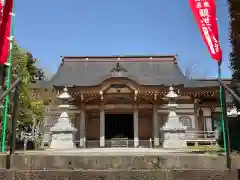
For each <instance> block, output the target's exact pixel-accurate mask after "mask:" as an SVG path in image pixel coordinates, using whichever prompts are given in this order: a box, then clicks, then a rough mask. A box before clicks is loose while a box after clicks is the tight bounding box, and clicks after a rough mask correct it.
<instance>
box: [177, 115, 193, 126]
mask: <svg viewBox="0 0 240 180" xmlns="http://www.w3.org/2000/svg"><path fill="white" fill-rule="evenodd" d="M179 120H180V122H181V123H182V124H183V125H184V126H186V127H187V128H192V119H191V118H190V117H189V116H180V117H179Z"/></svg>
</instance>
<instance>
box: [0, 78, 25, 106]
mask: <svg viewBox="0 0 240 180" xmlns="http://www.w3.org/2000/svg"><path fill="white" fill-rule="evenodd" d="M20 82H21V77H19V78H18V79H17V80H16V81H14V82H13V83H12V84H11V86H10V88H9V89H7V90H6V91H4V92H3V93H2V94H1V95H0V101H1V100H2V99H3V98H4V97H5V96H7V95H8V94H9V93H10V92H11V91H12V90H13V89H14V88H16V87H17V86H18V85H19V83H20Z"/></svg>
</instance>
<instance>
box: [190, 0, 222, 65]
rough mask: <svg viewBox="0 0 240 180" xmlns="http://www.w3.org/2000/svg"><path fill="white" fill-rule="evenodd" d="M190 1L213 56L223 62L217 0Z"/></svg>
mask: <svg viewBox="0 0 240 180" xmlns="http://www.w3.org/2000/svg"><path fill="white" fill-rule="evenodd" d="M189 3H190V7H191V9H192V12H193V15H194V17H195V20H196V22H197V24H198V27H199V29H200V32H201V35H202V37H203V40H204V42H205V44H206V45H207V48H208V51H209V53H210V55H211V57H212V58H213V59H214V60H216V61H217V62H218V63H221V61H222V50H221V47H220V43H219V38H218V25H217V18H216V3H215V0H189Z"/></svg>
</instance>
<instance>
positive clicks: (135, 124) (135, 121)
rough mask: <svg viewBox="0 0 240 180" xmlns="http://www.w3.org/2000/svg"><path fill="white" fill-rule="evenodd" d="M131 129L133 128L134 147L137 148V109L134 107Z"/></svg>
mask: <svg viewBox="0 0 240 180" xmlns="http://www.w3.org/2000/svg"><path fill="white" fill-rule="evenodd" d="M133 123H134V124H133V127H134V147H138V146H139V137H138V107H137V105H134V108H133Z"/></svg>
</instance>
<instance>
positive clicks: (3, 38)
mask: <svg viewBox="0 0 240 180" xmlns="http://www.w3.org/2000/svg"><path fill="white" fill-rule="evenodd" d="M12 9H13V0H6V2H5V5H4V8H3V17H2V23H1V26H0V64H5V63H6V62H7V59H8V54H9V45H10V35H11V20H12Z"/></svg>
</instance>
